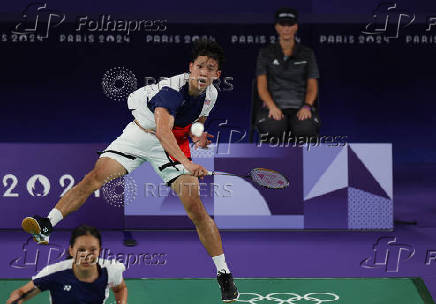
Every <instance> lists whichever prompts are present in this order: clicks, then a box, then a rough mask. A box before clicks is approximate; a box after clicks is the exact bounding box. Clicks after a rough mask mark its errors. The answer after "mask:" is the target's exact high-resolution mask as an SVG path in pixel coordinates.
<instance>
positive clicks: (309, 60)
mask: <svg viewBox="0 0 436 304" xmlns="http://www.w3.org/2000/svg"><path fill="white" fill-rule="evenodd" d="M256 74H257V76H259V75H265V74H266V75H267V79H268V91H269V93H270V94H271V97H272V99H273V100H274V102H275V104H276V105H277V106H278V107H279V108H281V109H286V108H294V109H295V108H301V107H302V106H303V105H304V101H305V96H306V86H307V79H308V78H319V72H318V65H317V64H316V59H315V55H314V53H313V51H312V49H310V48H309V47H306V46H304V45H301V44H299V43H297V42H295V46H294V50H293V52H292V55H291V56H290V57H288V58H286V57H285V55H284V54H283V52H282V48H281V46H280V43H279V42H276V43H274V44H271V45H269V46H267V47H265V48H263V49H261V50H260V52H259V56H258V57H257V66H256Z"/></svg>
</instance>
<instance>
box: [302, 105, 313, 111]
mask: <svg viewBox="0 0 436 304" xmlns="http://www.w3.org/2000/svg"><path fill="white" fill-rule="evenodd" d="M303 108H306V109H308V110H312V107H311V106H309V105H307V104H305V105H304V106H303Z"/></svg>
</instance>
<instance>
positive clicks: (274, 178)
mask: <svg viewBox="0 0 436 304" xmlns="http://www.w3.org/2000/svg"><path fill="white" fill-rule="evenodd" d="M207 175H231V176H239V177H243V178H247V179H251V181H252V182H254V183H256V184H258V185H260V186H263V187H266V188H269V189H283V188H286V187H288V186H289V181H288V179H287V178H286V177H285V176H284V175H283V174H281V173H280V172H277V171H274V170H271V169H266V168H254V169H252V170H251V171H250V172H249V173H248V174H247V175H239V174H233V173H226V172H217V171H210V172H208V174H207Z"/></svg>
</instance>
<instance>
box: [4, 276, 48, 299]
mask: <svg viewBox="0 0 436 304" xmlns="http://www.w3.org/2000/svg"><path fill="white" fill-rule="evenodd" d="M40 292H41V290H39V288H38V287H36V286H35V285H34V284H33V281H29V282H28V283H27V284H26V285H24V286H22V287H20V288H18V289H15V290H14V291H13V292H11V295H10V296H9V299H8V300H7V301H6V304H11V303H13V302H14V301H16V300H18V299H19V298H20V297H22V296H23V295H24V294H26V296H25V297H24V299H22V300H19V301H18V303H19V304H21V303H23V302H24V301H27V300H30V299H31V298H33V297H34V296H36V295H37V294H38V293H40Z"/></svg>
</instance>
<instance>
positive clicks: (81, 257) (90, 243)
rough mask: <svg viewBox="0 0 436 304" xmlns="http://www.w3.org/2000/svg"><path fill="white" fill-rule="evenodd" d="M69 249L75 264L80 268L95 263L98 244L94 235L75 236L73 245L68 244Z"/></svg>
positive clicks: (98, 249)
mask: <svg viewBox="0 0 436 304" xmlns="http://www.w3.org/2000/svg"><path fill="white" fill-rule="evenodd" d="M69 251H70V255H71V256H72V257H73V259H74V262H75V264H76V266H77V267H78V268H79V269H81V270H86V269H88V268H89V267H91V266H93V265H95V264H96V263H97V260H98V256H99V255H100V244H99V242H98V239H97V238H96V237H94V236H92V235H82V236H79V237H78V238H76V240H75V242H74V246H73V247H71V246H70V248H69Z"/></svg>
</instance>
